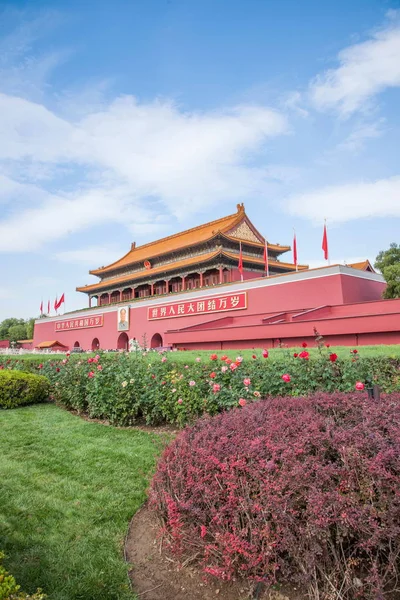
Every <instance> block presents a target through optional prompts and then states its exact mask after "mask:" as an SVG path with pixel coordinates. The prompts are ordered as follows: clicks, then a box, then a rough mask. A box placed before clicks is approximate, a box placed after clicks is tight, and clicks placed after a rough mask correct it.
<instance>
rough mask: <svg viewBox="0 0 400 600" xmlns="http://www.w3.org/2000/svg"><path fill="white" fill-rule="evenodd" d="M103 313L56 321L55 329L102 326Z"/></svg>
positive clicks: (67, 329)
mask: <svg viewBox="0 0 400 600" xmlns="http://www.w3.org/2000/svg"><path fill="white" fill-rule="evenodd" d="M102 326H103V315H96V316H94V317H85V318H84V319H82V318H80V319H68V321H57V322H56V323H55V329H56V331H69V330H70V329H86V328H88V327H102Z"/></svg>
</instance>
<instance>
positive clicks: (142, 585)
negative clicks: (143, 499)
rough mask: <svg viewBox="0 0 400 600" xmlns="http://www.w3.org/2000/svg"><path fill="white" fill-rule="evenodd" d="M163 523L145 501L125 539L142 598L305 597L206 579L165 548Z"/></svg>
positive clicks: (136, 588)
mask: <svg viewBox="0 0 400 600" xmlns="http://www.w3.org/2000/svg"><path fill="white" fill-rule="evenodd" d="M158 531H159V523H158V521H157V519H156V516H155V515H154V513H153V512H152V511H150V510H149V509H148V508H147V505H144V506H143V507H142V508H141V509H140V510H138V512H137V513H136V514H135V516H134V517H133V519H132V521H131V523H130V526H129V531H128V535H127V538H126V543H125V558H126V560H127V561H128V562H129V563H130V564H131V565H132V567H131V569H130V571H129V577H130V579H131V582H132V586H133V589H134V591H135V593H136V594H137V595H138V597H139V599H140V600H142V598H143V599H144V600H216V599H218V600H249V599H251V598H258V599H259V600H301V598H304V596H301V595H300V594H299V593H298V592H296V591H295V590H281V591H280V592H277V591H272V592H266V591H264V592H261V593H259V594H258V595H257V596H256V595H255V594H254V590H253V587H250V586H249V585H248V584H247V583H243V582H222V581H217V580H213V579H211V580H205V578H204V574H203V573H201V572H200V571H198V570H197V569H196V568H195V567H193V566H185V567H180V565H179V564H178V562H177V561H175V560H173V559H172V558H171V557H170V556H167V555H166V553H165V552H164V551H163V552H161V540H160V538H159V536H158V535H157V534H158Z"/></svg>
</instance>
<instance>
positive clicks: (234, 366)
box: [230, 363, 237, 371]
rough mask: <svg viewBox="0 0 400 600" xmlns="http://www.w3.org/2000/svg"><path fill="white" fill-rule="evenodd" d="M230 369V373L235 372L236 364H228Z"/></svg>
mask: <svg viewBox="0 0 400 600" xmlns="http://www.w3.org/2000/svg"><path fill="white" fill-rule="evenodd" d="M230 369H231V371H236V369H237V364H236V363H231V364H230Z"/></svg>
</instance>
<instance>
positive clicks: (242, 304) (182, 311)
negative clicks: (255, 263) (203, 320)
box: [147, 292, 247, 321]
mask: <svg viewBox="0 0 400 600" xmlns="http://www.w3.org/2000/svg"><path fill="white" fill-rule="evenodd" d="M245 308H247V292H239V293H238V294H229V295H225V296H213V297H212V298H200V299H199V300H191V301H188V302H173V303H171V304H163V305H161V306H154V307H149V308H148V312H147V318H148V320H149V321H154V320H156V319H170V318H171V317H189V316H190V315H203V314H209V313H218V312H225V311H228V310H243V309H245Z"/></svg>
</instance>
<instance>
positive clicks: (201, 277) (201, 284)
mask: <svg viewBox="0 0 400 600" xmlns="http://www.w3.org/2000/svg"><path fill="white" fill-rule="evenodd" d="M200 287H201V288H202V287H203V273H200Z"/></svg>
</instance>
